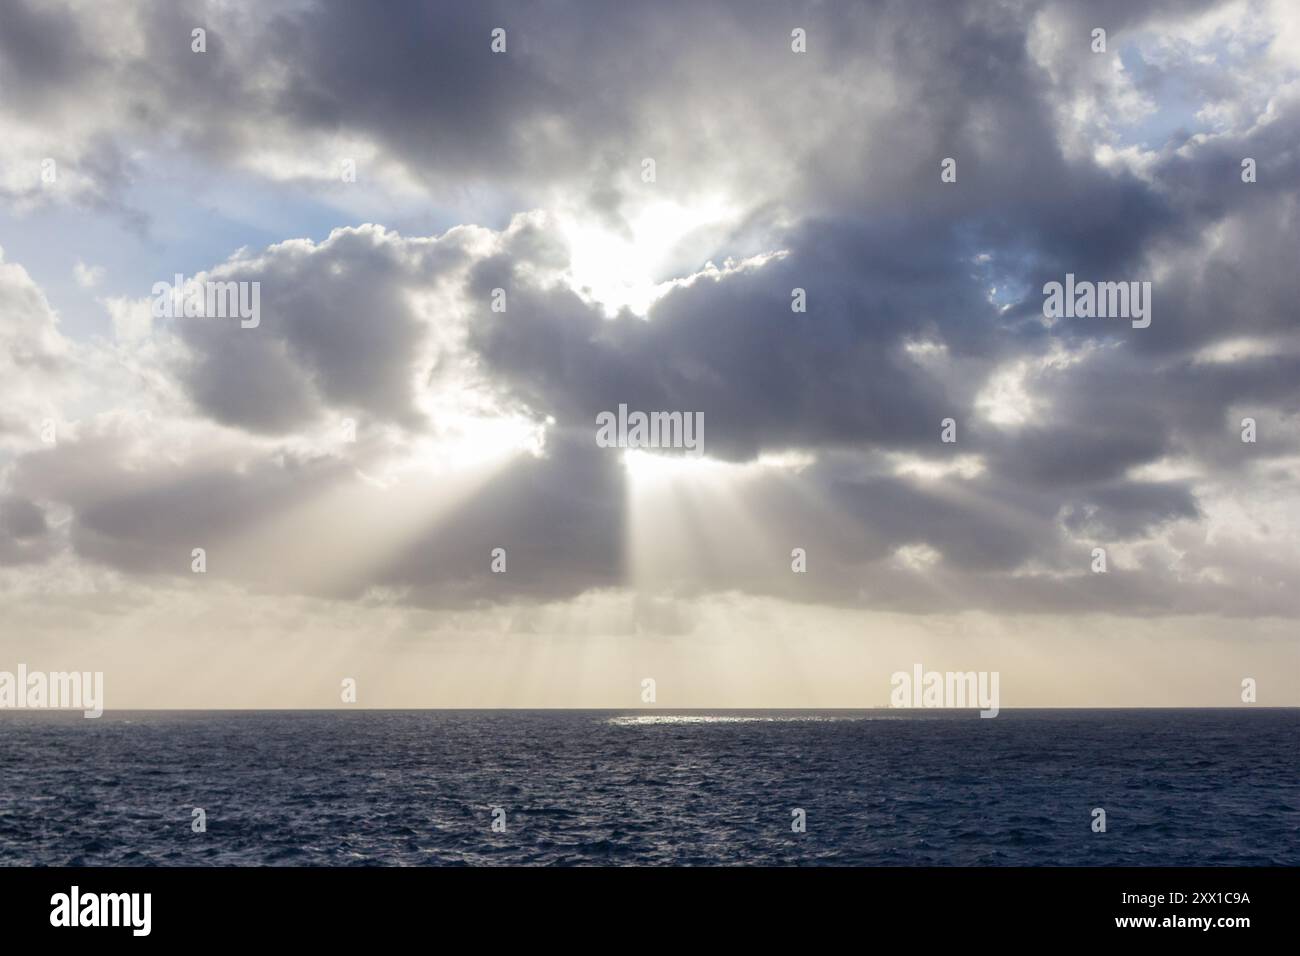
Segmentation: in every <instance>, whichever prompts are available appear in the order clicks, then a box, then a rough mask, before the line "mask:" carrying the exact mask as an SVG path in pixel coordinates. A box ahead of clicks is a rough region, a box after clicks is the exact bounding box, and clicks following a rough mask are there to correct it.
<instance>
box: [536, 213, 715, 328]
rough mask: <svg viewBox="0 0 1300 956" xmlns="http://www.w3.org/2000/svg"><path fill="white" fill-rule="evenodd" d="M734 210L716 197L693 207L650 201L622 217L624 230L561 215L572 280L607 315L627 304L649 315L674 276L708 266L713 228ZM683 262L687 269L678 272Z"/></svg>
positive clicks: (681, 275) (561, 226) (628, 306)
mask: <svg viewBox="0 0 1300 956" xmlns="http://www.w3.org/2000/svg"><path fill="white" fill-rule="evenodd" d="M732 213H733V210H732V208H731V206H730V205H729V204H728V203H727V202H726V201H725V200H724V199H723V198H722V197H721V196H718V197H714V198H711V199H706V200H703V201H697V202H692V203H690V204H689V205H686V204H683V203H679V202H677V201H675V200H655V201H653V202H649V203H647V204H645V205H644V206H642V207H641V208H640V209H638V210H637V211H635V212H634V213H632V214H630V215H625V216H624V217H623V218H624V221H625V222H626V224H627V229H626V230H620V229H617V228H614V227H612V226H610V225H609V224H607V223H605V222H602V221H598V220H596V219H593V218H590V217H581V216H562V217H560V233H561V235H562V236H563V237H564V239H565V241H566V243H567V244H568V247H569V270H568V271H569V279H570V282H571V283H572V285H573V288H574V290H575V291H577V292H578V293H579V294H580V295H582V296H583V297H584V298H586V299H588V300H589V301H592V302H595V303H599V304H600V305H601V306H602V307H603V308H604V311H605V315H606V316H607V317H608V318H613V317H614V316H615V315H617V314H618V313H619V311H620V310H622V309H625V308H626V309H629V310H631V311H632V312H634V313H635V314H637V315H640V316H645V315H646V313H647V312H648V311H649V309H650V306H651V305H652V304H653V303H654V301H655V300H656V299H657V298H659V297H660V296H661V295H663V294H664V293H666V292H667V291H668V290H669V289H671V288H672V285H673V281H674V280H675V279H680V278H685V277H686V276H687V275H689V274H691V272H692V271H694V270H695V269H698V268H699V267H702V266H703V265H704V260H705V259H706V258H707V257H708V256H709V255H710V254H711V253H712V252H713V250H712V248H710V245H711V241H712V239H711V236H712V230H713V227H720V226H721V225H722V224H723V223H725V222H726V221H728V220H729V219H730V218H731V215H732ZM693 256H698V257H699V258H698V260H696V259H693V258H692V257H693ZM683 263H687V264H688V265H687V266H686V268H687V270H689V271H687V272H685V273H684V274H675V270H676V269H677V268H679V267H681V266H682V264H683Z"/></svg>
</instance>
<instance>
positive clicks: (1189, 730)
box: [0, 709, 1300, 866]
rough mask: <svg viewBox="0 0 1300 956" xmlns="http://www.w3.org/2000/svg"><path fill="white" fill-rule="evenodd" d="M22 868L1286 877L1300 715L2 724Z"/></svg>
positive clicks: (10, 819) (8, 822)
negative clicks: (878, 868) (1108, 872)
mask: <svg viewBox="0 0 1300 956" xmlns="http://www.w3.org/2000/svg"><path fill="white" fill-rule="evenodd" d="M195 808H202V809H203V810H204V811H205V813H206V827H207V829H206V832H202V833H197V832H194V830H193V828H192V821H193V820H194V814H193V810H194V809H195ZM494 808H500V810H501V811H503V814H496V815H495V818H496V819H497V820H498V821H503V822H504V827H505V830H504V832H495V831H494V830H493V827H492V824H493V820H494V812H493V811H494ZM1095 808H1100V809H1103V810H1105V813H1106V832H1104V833H1097V832H1093V829H1092V824H1093V820H1094V814H1093V811H1094V809H1095ZM796 809H798V810H803V811H804V818H805V820H806V832H802V833H797V832H794V831H793V829H792V823H793V822H794V821H795V819H796V818H795V815H794V814H793V811H794V810H796ZM498 825H500V824H498ZM32 864H37V865H99V864H114V865H119V864H120V865H147V864H160V865H172V866H175V865H227V864H272V865H277V864H278V865H330V866H338V865H371V866H373V865H419V866H425V865H482V864H496V865H500V864H511V865H521V864H526V865H542V864H547V865H551V864H560V865H566V864H567V865H572V864H597V865H611V864H615V865H621V864H639V865H647V864H690V865H719V864H740V865H827V864H830V865H873V866H875V865H894V866H898V865H931V864H938V865H962V866H966V865H1012V864H1016V865H1119V864H1130V865H1142V866H1164V865H1243V864H1244V865H1263V864H1284V865H1291V866H1295V865H1297V864H1300V710H1266V709H1259V710H1255V709H1250V710H1247V709H1241V710H1235V709H1234V710H1073V711H1069V710H1056V711H1031V710H1003V711H1002V712H1001V713H1000V714H999V715H998V716H997V717H996V718H994V719H991V720H989V719H980V718H979V717H978V716H977V715H976V714H975V712H973V711H899V710H867V711H682V712H662V711H260V712H253V711H245V712H232V711H206V712H204V711H195V712H174V711H173V712H166V711H151V712H127V711H118V712H108V713H105V714H104V716H103V717H101V718H99V719H97V720H87V719H85V718H83V717H82V716H81V715H80V714H79V713H77V714H68V713H48V712H46V713H39V712H20V711H6V712H0V865H32Z"/></svg>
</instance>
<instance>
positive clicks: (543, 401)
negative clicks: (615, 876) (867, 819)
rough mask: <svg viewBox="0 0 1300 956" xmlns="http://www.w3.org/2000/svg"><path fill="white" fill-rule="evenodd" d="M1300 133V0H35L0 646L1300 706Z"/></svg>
mask: <svg viewBox="0 0 1300 956" xmlns="http://www.w3.org/2000/svg"><path fill="white" fill-rule="evenodd" d="M196 30H197V31H202V32H201V33H198V34H196V32H195V31H196ZM1098 30H1103V31H1105V32H1104V38H1103V39H1102V41H1099V39H1098V36H1099V35H1098V34H1097V32H1096V31H1098ZM497 31H503V32H497ZM1298 143H1300V7H1298V6H1297V5H1296V4H1294V3H1292V2H1290V0H1233V2H1207V0H1196V2H1181V0H1180V2H1167V3H1166V2H1129V0H1101V2H1086V3H1085V2H1061V0H1041V2H1039V0H1005V2H979V3H974V2H972V3H946V2H945V3H935V4H926V3H919V4H918V3H915V2H898V3H890V2H884V3H854V4H835V3H768V2H740V0H706V2H691V3H677V2H671V0H669V2H658V3H654V4H610V3H597V2H552V0H541V2H536V3H498V2H475V3H403V2H393V3H385V4H383V5H382V6H376V5H370V4H360V3H346V2H303V0H293V2H272V3H254V2H238V0H222V2H207V3H204V2H195V0H181V2H172V0H168V2H162V0H159V2H139V3H136V2H131V3H127V2H118V0H94V2H71V0H54V2H41V3H36V2H27V0H0V250H2V252H0V670H10V671H13V670H15V668H16V667H17V666H18V665H19V664H25V665H27V667H29V668H31V669H45V670H49V671H56V670H79V671H102V672H103V673H104V675H105V676H104V686H105V697H106V706H107V707H108V708H110V709H115V708H138V707H199V708H219V707H264V708H279V707H338V706H359V707H613V708H631V707H641V706H647V705H649V704H650V703H653V705H654V706H658V707H871V706H878V705H884V704H886V703H888V701H889V697H890V690H891V674H893V673H895V672H897V671H908V672H910V671H911V670H912V668H913V666H914V664H918V663H919V664H922V665H923V666H924V667H925V669H926V670H937V671H963V672H965V671H988V672H997V673H999V674H1000V675H1001V685H1000V686H1001V698H1002V699H1001V706H1002V708H1004V709H1006V708H1014V707H1044V706H1090V707H1106V706H1242V705H1243V702H1242V683H1243V681H1244V680H1247V679H1249V680H1252V681H1255V682H1256V683H1257V686H1258V699H1257V705H1258V706H1296V705H1300V634H1298V633H1297V628H1296V622H1297V616H1298V614H1300V573H1298V571H1300V499H1298V498H1297V492H1298V491H1300V414H1298V413H1300V323H1297V308H1298V306H1297V302H1300V269H1298V268H1297V248H1298V247H1297V236H1298V235H1300V229H1298V228H1297V227H1298V226H1300V151H1298V150H1297V144H1298ZM1247 161H1249V163H1247ZM1247 165H1248V166H1249V170H1247V168H1246V167H1247ZM177 275H181V276H183V277H185V278H186V279H196V280H199V281H206V282H235V283H241V284H244V285H243V286H242V288H245V289H251V288H252V283H257V289H258V295H259V299H258V302H259V312H258V315H257V318H256V322H255V323H252V322H241V321H240V320H239V318H238V317H233V318H232V317H224V318H223V317H218V316H211V315H209V316H192V315H191V316H186V315H183V314H181V315H174V316H171V317H168V316H167V315H165V314H160V310H159V308H158V305H159V302H160V301H161V297H160V294H159V292H158V284H159V283H171V282H173V281H174V277H175V276H177ZM1067 275H1068V276H1073V277H1075V279H1077V280H1078V281H1080V282H1095V283H1121V282H1122V283H1137V284H1138V286H1137V287H1135V288H1141V287H1143V284H1145V283H1149V285H1148V286H1145V288H1147V289H1149V297H1148V299H1147V304H1148V306H1149V320H1150V321H1149V324H1148V325H1145V326H1142V324H1141V323H1139V322H1137V321H1136V320H1135V321H1132V322H1131V321H1130V320H1129V318H1128V317H1126V316H1111V317H1105V318H1101V317H1087V316H1078V315H1064V316H1055V315H1048V314H1047V310H1045V308H1044V300H1045V285H1046V284H1048V283H1052V282H1061V283H1064V282H1065V281H1066V277H1067ZM798 290H801V291H798ZM798 305H802V308H799V307H798ZM620 405H624V406H627V408H628V409H631V410H640V411H643V412H646V413H649V412H655V411H674V412H680V413H683V414H687V415H699V416H702V421H703V423H704V427H703V437H702V441H701V444H700V448H699V449H698V452H699V453H698V454H690V453H686V452H684V451H683V450H680V449H639V450H638V449H628V448H622V447H602V445H601V444H600V443H599V442H598V441H597V421H598V418H599V416H600V415H601V414H602V413H608V412H616V411H617V409H619V407H620ZM1247 419H1249V420H1250V423H1251V424H1250V425H1249V427H1248V426H1247V425H1246V424H1245V420H1247ZM949 420H950V421H951V425H950V426H947V425H946V424H945V423H947V422H948V421H949ZM1247 433H1249V438H1250V439H1251V440H1244V438H1245V437H1247ZM945 438H951V439H955V440H945ZM496 549H500V551H499V552H498V551H497V550H496ZM1098 549H1101V550H1100V552H1099V551H1098ZM1099 553H1100V554H1101V555H1102V558H1101V559H1100V560H1104V570H1102V569H1101V566H1099V558H1098V554H1099ZM498 556H499V559H498ZM647 679H649V680H652V681H653V682H654V688H655V699H654V700H653V702H651V701H648V700H647V699H646V698H645V696H644V688H645V686H646V685H645V681H646V680H647ZM348 681H351V682H354V686H355V688H356V701H355V703H352V702H351V701H347V702H345V701H344V700H343V695H342V694H341V691H340V688H341V686H343V685H344V683H345V682H348Z"/></svg>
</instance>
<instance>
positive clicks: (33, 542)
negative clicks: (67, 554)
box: [0, 494, 56, 564]
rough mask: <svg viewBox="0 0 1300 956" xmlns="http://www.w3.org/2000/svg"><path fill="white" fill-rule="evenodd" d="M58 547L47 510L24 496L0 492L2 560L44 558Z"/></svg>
mask: <svg viewBox="0 0 1300 956" xmlns="http://www.w3.org/2000/svg"><path fill="white" fill-rule="evenodd" d="M55 550H56V544H55V542H54V539H53V536H52V534H51V531H50V526H49V523H48V522H47V521H46V518H45V512H44V511H42V510H41V508H40V507H39V506H38V505H37V504H36V503H35V502H33V501H29V500H28V499H26V498H23V497H21V496H18V495H4V494H0V564H27V563H34V562H40V561H44V560H45V559H46V558H48V557H49V556H50V555H51V554H53V553H54V551H55Z"/></svg>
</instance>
